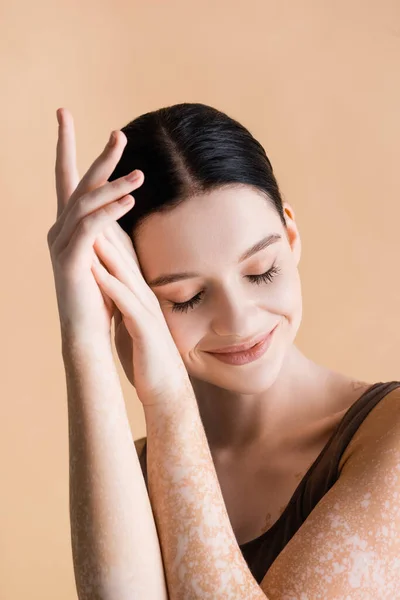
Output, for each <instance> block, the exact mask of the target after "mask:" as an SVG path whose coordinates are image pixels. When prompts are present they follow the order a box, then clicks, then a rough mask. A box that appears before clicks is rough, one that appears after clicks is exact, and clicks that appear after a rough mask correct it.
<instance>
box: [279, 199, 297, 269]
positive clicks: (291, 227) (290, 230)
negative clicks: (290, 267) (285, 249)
mask: <svg viewBox="0 0 400 600" xmlns="http://www.w3.org/2000/svg"><path fill="white" fill-rule="evenodd" d="M283 211H284V214H285V221H286V225H287V236H288V242H289V244H290V247H291V249H292V252H293V255H294V258H295V261H296V265H298V264H299V262H300V257H301V239H300V233H299V230H298V228H297V224H296V221H295V214H294V210H293V208H292V207H291V205H290V204H289V203H288V202H283Z"/></svg>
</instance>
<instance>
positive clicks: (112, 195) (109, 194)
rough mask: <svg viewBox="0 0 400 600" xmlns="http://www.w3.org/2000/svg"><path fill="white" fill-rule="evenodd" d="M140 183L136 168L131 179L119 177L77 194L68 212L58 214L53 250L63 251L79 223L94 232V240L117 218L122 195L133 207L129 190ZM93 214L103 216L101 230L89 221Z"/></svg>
mask: <svg viewBox="0 0 400 600" xmlns="http://www.w3.org/2000/svg"><path fill="white" fill-rule="evenodd" d="M142 183H143V173H142V172H141V171H139V172H138V176H137V177H136V179H135V180H134V181H130V180H128V179H127V178H126V177H120V178H119V179H116V180H115V181H111V182H108V183H106V184H105V185H102V186H100V187H99V188H96V189H95V190H93V191H92V192H89V193H88V194H85V195H84V196H82V197H80V198H78V199H77V201H76V202H75V203H74V204H73V205H72V207H71V208H69V210H68V213H67V214H63V215H61V217H60V219H59V221H57V223H56V224H55V226H54V227H57V228H58V230H57V232H56V231H54V232H53V236H54V239H55V241H54V243H53V249H54V251H55V252H56V253H57V252H60V251H62V250H63V249H64V248H65V247H66V246H67V245H68V244H69V242H70V239H71V237H72V235H73V234H74V231H76V229H77V228H78V227H80V226H83V227H84V228H85V230H86V231H88V232H89V233H90V235H92V232H93V233H94V234H95V235H94V237H93V243H94V241H95V239H96V237H97V235H98V234H99V233H101V232H102V231H103V229H104V228H105V227H107V226H108V225H110V224H111V223H112V221H113V220H114V221H115V220H116V219H117V216H116V215H117V213H118V210H119V208H120V205H119V202H120V201H122V202H123V200H124V199H127V200H128V201H129V202H130V206H129V210H130V209H131V208H132V206H133V204H134V202H135V199H134V197H133V196H132V195H131V194H129V192H133V191H134V190H135V189H137V188H138V187H140V186H141V185H142ZM96 215H100V218H101V219H103V217H106V220H105V221H104V222H103V220H102V221H101V222H102V226H101V229H100V230H98V229H96V227H97V225H95V224H94V221H92V217H95V218H97V217H96ZM107 217H108V218H107ZM118 218H120V217H119V216H118ZM93 225H94V229H93Z"/></svg>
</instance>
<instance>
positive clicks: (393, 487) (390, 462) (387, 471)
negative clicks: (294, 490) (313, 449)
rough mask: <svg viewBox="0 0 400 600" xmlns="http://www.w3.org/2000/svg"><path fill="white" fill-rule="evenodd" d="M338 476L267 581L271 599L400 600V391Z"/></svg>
mask: <svg viewBox="0 0 400 600" xmlns="http://www.w3.org/2000/svg"><path fill="white" fill-rule="evenodd" d="M339 471H340V475H339V478H338V480H337V482H336V483H335V484H334V486H333V487H332V488H331V489H330V490H329V492H328V493H327V494H325V496H324V497H323V498H322V500H321V501H320V502H319V503H318V505H317V506H316V507H315V508H314V510H313V511H312V513H311V514H310V515H309V517H308V518H307V519H306V521H305V522H304V523H303V525H302V526H301V528H300V529H299V530H298V532H297V533H296V534H295V535H294V536H293V538H292V539H291V540H290V541H289V543H288V544H287V545H286V546H285V548H284V549H283V551H282V552H281V553H280V555H279V556H278V557H277V559H276V560H275V561H274V563H273V564H272V566H271V567H270V569H269V570H268V572H267V574H266V576H265V577H264V579H263V581H262V582H261V588H262V589H263V590H264V592H265V594H266V596H267V597H268V598H270V599H274V600H275V599H279V600H288V599H290V600H303V599H306V598H308V599H309V600H317V599H320V600H334V599H336V598H337V599H342V598H349V599H351V600H367V599H372V598H373V599H375V598H376V599H377V598H379V599H380V600H383V599H385V598H388V599H389V598H390V599H398V598H400V582H399V581H400V580H399V575H400V390H399V388H396V389H395V390H393V391H392V392H390V393H389V394H387V395H386V396H385V397H384V398H383V399H382V400H381V401H380V402H379V403H378V404H377V406H376V407H375V408H373V409H372V410H371V412H370V413H369V414H368V416H367V417H366V418H365V420H364V421H363V423H362V424H361V425H360V427H359V428H358V430H357V431H356V433H355V435H354V436H353V438H352V440H351V442H350V444H349V445H348V446H347V448H346V450H345V452H344V454H343V456H342V458H341V461H340V465H339Z"/></svg>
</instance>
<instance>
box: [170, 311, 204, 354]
mask: <svg viewBox="0 0 400 600" xmlns="http://www.w3.org/2000/svg"><path fill="white" fill-rule="evenodd" d="M185 317H186V318H185ZM164 318H165V321H166V323H167V325H168V328H169V330H170V333H171V335H172V338H173V340H174V342H175V345H176V347H177V348H178V351H179V354H180V355H181V356H186V355H187V354H188V353H189V352H190V351H191V350H193V348H194V347H195V346H196V345H197V344H198V342H199V340H201V339H202V337H204V332H203V331H200V330H199V326H200V323H199V321H198V319H197V320H196V319H195V318H194V319H193V318H192V319H190V326H188V323H189V318H188V317H187V316H186V315H183V316H181V315H180V314H174V313H172V314H171V311H168V312H167V311H165V312H164ZM196 325H197V326H198V327H196Z"/></svg>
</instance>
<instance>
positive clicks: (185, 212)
mask: <svg viewBox="0 0 400 600" xmlns="http://www.w3.org/2000/svg"><path fill="white" fill-rule="evenodd" d="M133 210H135V209H133ZM281 229H282V226H281V221H280V218H279V215H278V213H277V211H276V210H275V209H274V208H273V207H272V206H271V202H270V201H269V200H267V199H266V198H265V197H264V196H262V195H261V193H260V192H257V191H256V190H254V189H253V188H251V187H248V186H229V187H225V188H223V189H219V190H214V191H213V192H210V193H207V194H203V195H199V196H194V197H192V198H190V199H189V200H186V201H185V202H183V203H182V204H181V205H179V206H177V207H176V208H174V209H173V210H172V211H171V212H169V213H164V214H161V213H156V214H154V215H151V216H150V217H149V218H148V219H147V220H146V221H145V222H144V223H143V224H142V225H141V227H140V228H139V229H138V231H137V235H136V236H135V249H136V252H137V254H138V258H139V260H140V263H141V265H142V267H143V265H144V266H150V264H151V263H153V261H154V260H156V261H157V263H158V266H160V265H161V264H163V263H164V262H165V259H167V258H170V259H171V260H173V261H174V263H175V262H176V261H177V260H178V259H179V258H181V259H182V260H184V261H186V262H188V261H195V260H196V261H198V259H199V253H200V252H201V254H202V255H203V256H207V255H209V256H210V255H211V256H212V255H214V256H215V254H216V253H224V255H225V256H226V255H227V253H229V249H231V252H232V253H233V255H235V256H236V255H237V254H238V252H239V253H240V250H241V249H242V248H243V249H245V248H246V247H248V246H249V245H251V244H252V243H254V242H255V241H257V239H260V238H261V237H262V236H263V235H266V234H268V233H269V232H272V231H280V230H281ZM166 266H168V265H166ZM174 266H175V264H174Z"/></svg>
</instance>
